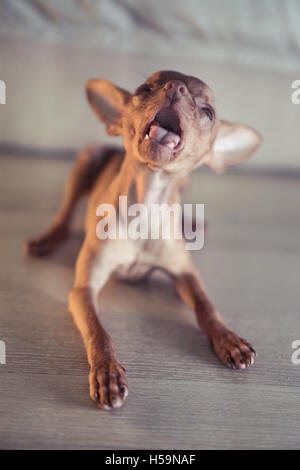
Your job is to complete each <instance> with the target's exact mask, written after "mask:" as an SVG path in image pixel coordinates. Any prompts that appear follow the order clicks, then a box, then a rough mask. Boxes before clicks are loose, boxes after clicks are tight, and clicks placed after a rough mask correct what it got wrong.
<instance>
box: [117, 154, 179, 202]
mask: <svg viewBox="0 0 300 470" xmlns="http://www.w3.org/2000/svg"><path fill="white" fill-rule="evenodd" d="M184 180H185V176H183V175H182V174H180V175H179V174H177V173H169V172H168V171H166V170H165V169H161V168H159V169H152V168H150V167H149V166H148V165H147V164H146V163H142V162H140V161H137V160H136V159H131V158H129V157H128V156H125V159H124V162H123V165H122V168H121V171H120V174H119V195H120V196H127V201H128V205H129V204H144V205H145V206H147V207H149V206H150V205H151V204H163V203H164V204H169V205H170V204H173V203H175V202H178V201H179V191H180V188H181V187H182V185H183V183H184Z"/></svg>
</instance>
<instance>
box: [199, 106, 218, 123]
mask: <svg viewBox="0 0 300 470" xmlns="http://www.w3.org/2000/svg"><path fill="white" fill-rule="evenodd" d="M201 109H202V111H204V113H205V114H206V116H207V117H208V119H209V120H210V121H213V119H214V117H215V113H214V110H213V109H212V108H211V107H210V106H203V107H202V108H201Z"/></svg>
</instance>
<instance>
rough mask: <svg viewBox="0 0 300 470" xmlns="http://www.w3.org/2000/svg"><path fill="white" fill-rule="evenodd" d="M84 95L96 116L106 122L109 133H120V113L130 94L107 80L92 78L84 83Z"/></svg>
mask: <svg viewBox="0 0 300 470" xmlns="http://www.w3.org/2000/svg"><path fill="white" fill-rule="evenodd" d="M85 89H86V95H87V98H88V101H89V103H90V105H91V106H92V109H93V110H94V112H95V113H96V115H97V116H98V118H99V119H100V120H101V121H102V122H104V123H105V124H106V130H107V133H108V134H109V135H121V134H122V114H123V110H124V107H125V105H126V103H128V101H129V100H130V98H131V94H130V93H129V92H128V91H126V90H122V88H118V87H117V86H115V85H113V84H112V83H111V82H109V81H108V80H102V79H94V80H89V81H88V82H87V84H86V88H85Z"/></svg>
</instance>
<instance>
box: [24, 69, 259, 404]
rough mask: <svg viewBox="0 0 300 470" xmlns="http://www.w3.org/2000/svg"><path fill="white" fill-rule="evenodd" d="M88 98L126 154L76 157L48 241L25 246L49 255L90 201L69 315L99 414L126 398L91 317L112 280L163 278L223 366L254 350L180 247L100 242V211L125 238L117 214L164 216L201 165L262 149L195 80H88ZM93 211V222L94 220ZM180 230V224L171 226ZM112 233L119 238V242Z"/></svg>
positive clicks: (163, 74)
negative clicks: (132, 83)
mask: <svg viewBox="0 0 300 470" xmlns="http://www.w3.org/2000/svg"><path fill="white" fill-rule="evenodd" d="M86 92H87V98H88V101H89V103H90V104H91V106H92V109H93V110H94V112H95V113H96V115H97V116H98V118H99V119H100V120H101V121H102V122H104V124H105V125H106V130H107V133H108V134H109V135H112V136H119V135H121V136H122V137H123V141H124V147H125V149H124V150H123V149H117V148H105V147H99V148H97V147H88V148H86V149H84V150H83V151H82V152H81V153H80V154H79V156H78V159H77V161H76V162H75V164H74V167H73V169H72V172H71V175H70V177H69V180H68V182H67V184H66V189H65V194H64V197H63V201H62V204H61V207H60V209H59V211H58V213H57V215H56V217H55V219H54V221H53V223H52V225H51V228H50V229H49V231H48V232H47V233H46V234H44V235H42V236H40V237H38V238H35V239H31V240H29V241H28V242H27V243H26V250H27V252H28V253H30V254H32V255H45V254H48V253H50V252H51V251H53V250H54V249H55V248H56V247H57V246H58V245H59V243H60V242H61V241H62V240H64V239H65V238H66V236H67V234H68V231H69V226H70V221H71V216H72V214H73V210H74V207H75V205H76V202H77V201H78V199H79V198H80V197H81V196H82V195H84V194H85V193H89V194H90V200H89V206H88V210H87V216H86V236H85V240H84V242H83V246H82V248H81V251H80V253H79V256H78V259H77V263H76V274H75V283H74V287H73V289H72V290H71V292H70V295H69V309H70V312H71V314H72V316H73V318H74V321H75V323H76V325H77V327H78V329H79V331H80V333H81V335H82V338H83V341H84V343H85V347H86V351H87V358H88V362H89V365H90V374H89V386H90V396H91V398H92V399H93V400H94V401H95V402H96V403H97V404H98V405H99V407H100V408H102V409H112V408H117V407H120V406H122V405H123V403H124V401H125V400H126V398H127V395H128V385H127V381H126V375H125V369H124V368H123V367H122V366H121V365H120V364H119V363H118V362H117V360H116V356H115V352H114V349H113V345H112V341H111V338H110V337H109V335H108V334H107V332H106V331H105V329H104V328H103V326H102V324H101V321H100V320H99V317H101V315H99V312H96V309H97V298H98V294H99V291H100V290H101V289H102V288H103V286H104V285H105V283H106V282H107V281H108V279H109V278H111V276H115V277H117V278H121V279H130V280H140V279H144V278H145V277H147V276H148V275H149V273H151V272H152V271H153V269H161V270H163V271H164V272H165V273H168V274H169V276H170V278H171V279H172V280H173V282H174V284H175V286H176V289H177V291H178V293H179V295H180V296H181V297H182V299H183V300H184V301H185V302H186V303H187V304H188V305H189V306H190V307H191V308H192V309H193V310H194V312H195V314H196V318H197V322H198V324H199V326H200V328H202V330H203V331H204V332H205V333H206V335H207V336H208V338H209V340H210V342H211V344H212V346H213V348H214V350H215V352H216V354H217V355H218V357H219V359H220V360H221V362H222V363H223V364H224V365H226V366H229V367H232V368H235V369H245V368H246V367H248V366H250V365H251V364H253V362H254V357H255V355H256V353H255V351H254V349H253V347H252V346H251V345H250V344H249V343H248V342H247V341H245V340H244V339H242V338H240V337H239V336H238V335H236V334H235V333H234V332H232V331H230V330H229V329H228V328H227V326H226V325H225V323H224V321H223V320H222V318H221V316H220V314H219V313H218V312H217V311H216V309H215V308H214V306H213V305H212V303H211V302H210V300H209V299H208V297H207V294H206V291H205V288H204V286H203V284H202V282H201V280H200V278H199V276H198V274H197V272H196V270H195V269H194V267H193V265H192V262H191V258H190V253H189V251H188V250H186V249H185V243H184V241H183V239H182V238H178V237H175V236H174V234H173V236H171V237H170V239H162V238H159V239H140V240H133V239H131V238H130V237H123V236H122V237H121V236H116V237H109V236H108V237H106V238H105V237H101V236H100V237H99V236H98V235H97V224H98V222H99V220H102V219H103V217H104V213H102V214H101V217H102V218H101V217H100V218H99V216H97V215H96V213H97V214H98V215H99V209H97V208H99V205H103V204H106V206H105V207H108V206H107V205H108V204H109V205H111V206H112V207H113V208H115V211H116V214H118V216H119V217H118V220H117V219H116V222H115V227H114V228H119V229H120V228H122V229H123V233H124V227H125V215H124V213H123V209H122V207H121V206H120V204H119V198H120V196H123V197H124V196H126V198H127V204H128V206H130V205H133V204H143V205H144V206H145V207H146V208H149V209H151V207H152V206H153V204H157V203H161V204H163V203H164V204H166V205H168V206H170V205H171V204H173V203H175V202H178V200H179V196H180V191H181V189H182V187H183V185H184V183H185V181H186V179H187V177H188V175H189V173H190V172H191V171H192V170H193V169H194V168H196V167H197V166H199V165H202V164H205V165H207V166H208V167H210V168H211V169H212V170H214V171H216V172H222V171H224V169H225V168H226V167H227V166H228V165H235V164H237V163H240V162H242V161H244V160H246V159H247V158H248V157H249V156H250V155H251V154H252V153H253V152H254V151H255V150H256V149H257V148H258V147H259V145H260V144H261V137H260V135H259V134H258V133H257V132H256V131H255V130H253V129H252V128H250V127H248V126H246V125H242V124H233V123H230V122H228V121H223V120H220V119H219V118H218V116H217V112H216V108H215V103H214V97H213V94H212V91H211V90H210V88H209V87H208V86H207V85H206V84H205V83H204V82H202V81H201V80H199V79H198V78H195V77H192V76H188V75H184V74H182V73H178V72H174V71H160V72H157V73H155V74H153V75H152V76H151V77H150V78H148V80H146V82H145V83H143V84H142V85H141V86H139V87H138V88H137V90H136V91H135V92H134V93H133V94H131V93H130V92H128V91H126V90H123V89H121V88H119V87H117V86H115V85H113V84H112V83H110V82H109V81H107V80H102V79H95V80H90V81H89V82H88V83H87V86H86ZM97 210H98V212H97ZM176 222H177V223H178V225H179V224H180V222H181V221H180V220H176ZM118 233H120V232H118Z"/></svg>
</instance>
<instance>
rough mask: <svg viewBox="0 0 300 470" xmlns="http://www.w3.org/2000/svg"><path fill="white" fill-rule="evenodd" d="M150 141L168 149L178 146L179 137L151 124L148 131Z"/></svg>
mask: <svg viewBox="0 0 300 470" xmlns="http://www.w3.org/2000/svg"><path fill="white" fill-rule="evenodd" d="M149 137H150V139H154V140H156V141H157V142H159V143H160V144H161V145H165V146H167V147H169V148H172V149H173V148H174V147H176V145H178V144H179V141H180V137H179V135H177V134H174V132H171V131H167V129H164V128H163V127H161V126H159V125H158V124H152V126H151V127H150V131H149Z"/></svg>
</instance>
